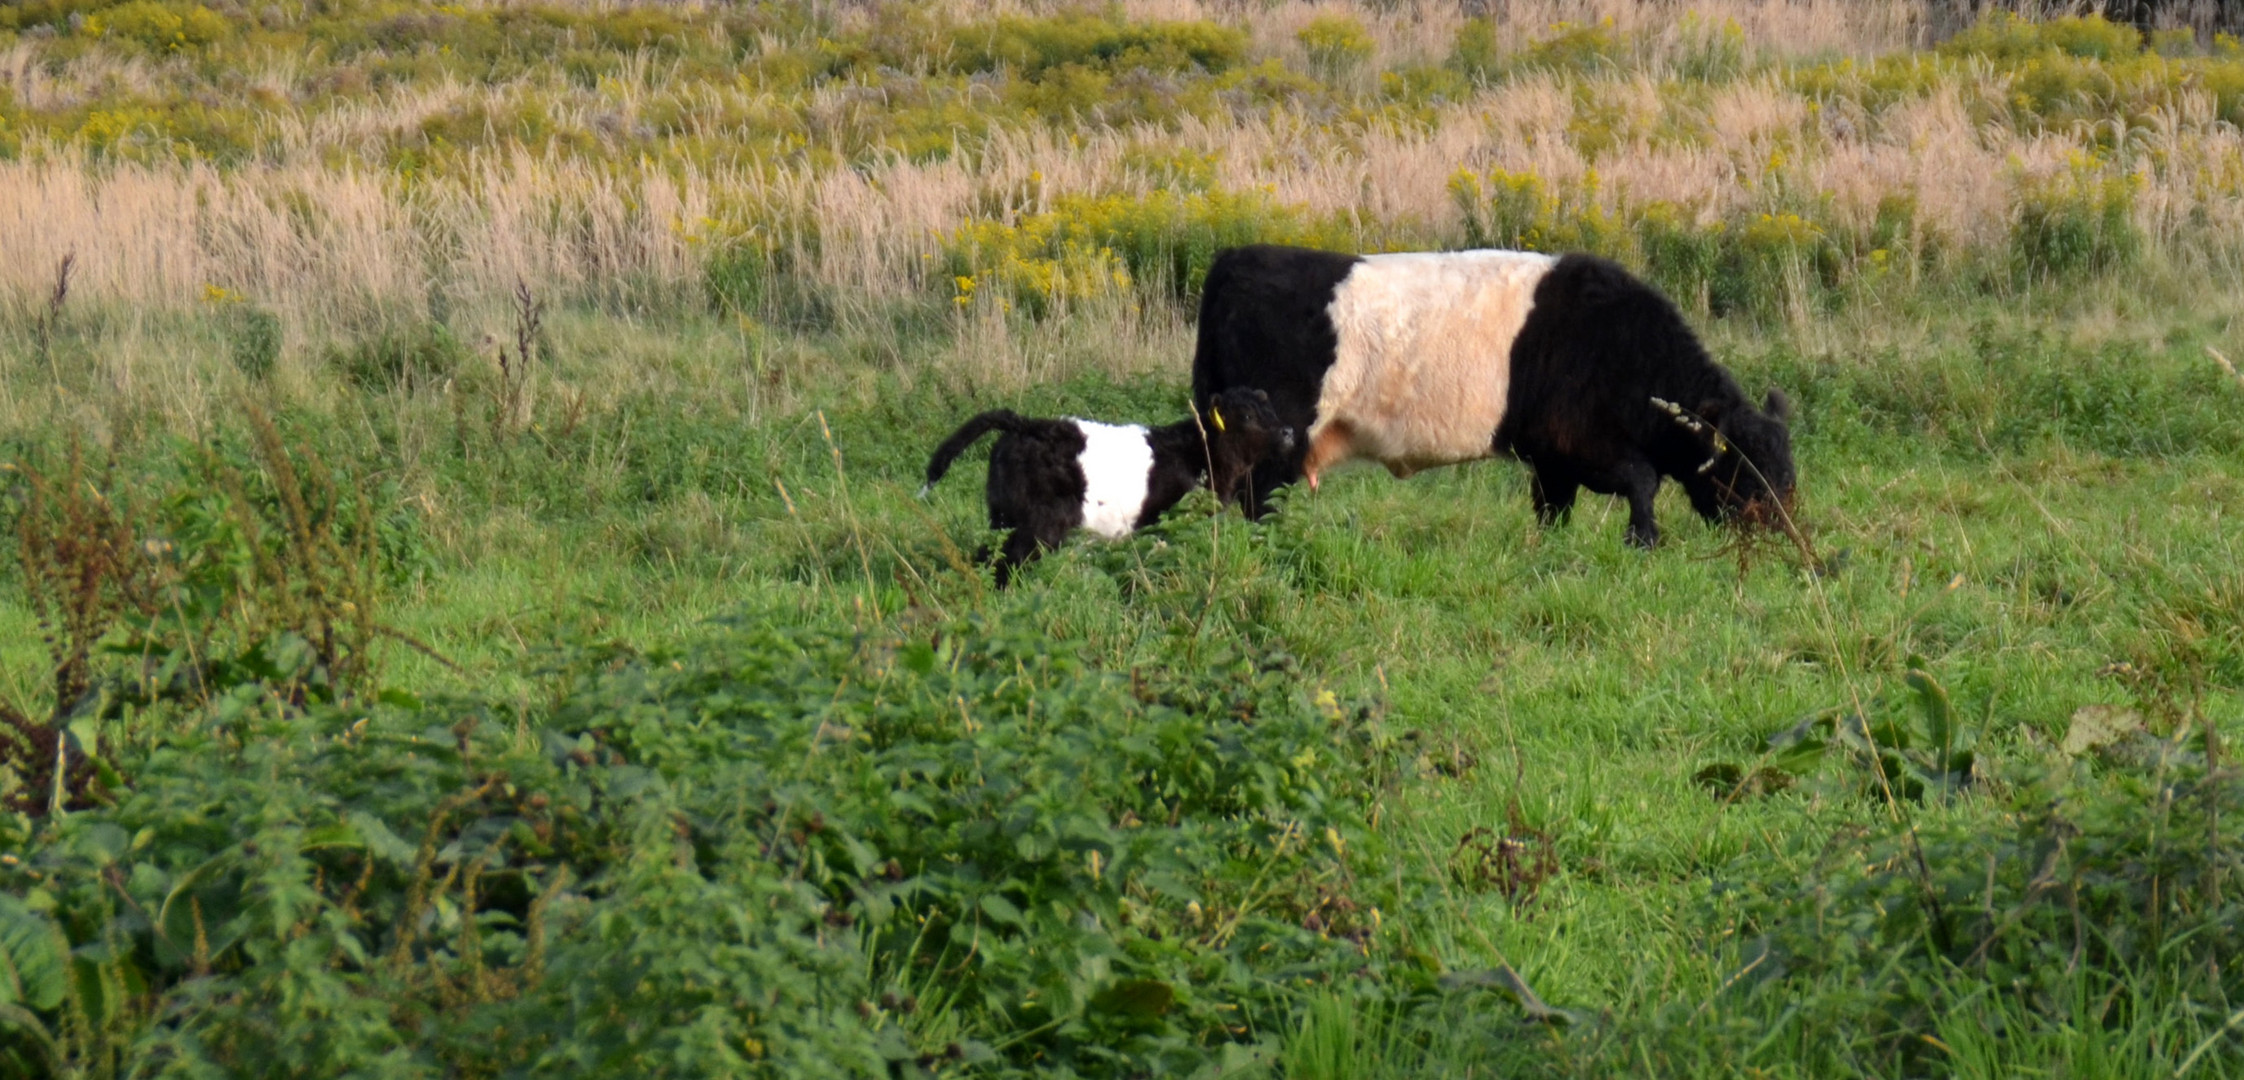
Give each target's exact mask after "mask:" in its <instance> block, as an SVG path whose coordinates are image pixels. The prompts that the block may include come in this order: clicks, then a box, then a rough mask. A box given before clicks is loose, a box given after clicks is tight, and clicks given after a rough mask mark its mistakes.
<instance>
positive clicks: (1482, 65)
mask: <svg viewBox="0 0 2244 1080" xmlns="http://www.w3.org/2000/svg"><path fill="white" fill-rule="evenodd" d="M1502 62H1503V55H1502V50H1501V49H1500V48H1499V47H1498V45H1497V38H1496V23H1495V22H1494V20H1491V19H1487V18H1477V19H1467V20H1465V21H1464V23H1463V24H1462V25H1460V26H1458V27H1457V41H1456V44H1455V45H1453V46H1452V47H1451V48H1450V51H1449V66H1450V67H1453V68H1455V69H1457V70H1458V71H1461V72H1463V73H1464V74H1465V75H1466V77H1468V78H1471V79H1474V80H1476V81H1480V82H1487V81H1489V80H1491V79H1493V78H1494V77H1495V76H1496V75H1497V74H1498V73H1499V72H1500V71H1501V70H1502V68H1501V65H1502Z"/></svg>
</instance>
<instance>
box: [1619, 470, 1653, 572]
mask: <svg viewBox="0 0 2244 1080" xmlns="http://www.w3.org/2000/svg"><path fill="white" fill-rule="evenodd" d="M1614 479H1615V480H1617V481H1618V482H1619V483H1618V487H1619V491H1618V494H1619V495H1620V496H1621V497H1622V498H1624V499H1627V500H1628V542H1629V543H1630V544H1632V545H1634V546H1636V547H1640V548H1643V549H1645V550H1647V551H1649V550H1651V549H1652V548H1653V547H1655V546H1657V545H1658V544H1659V542H1660V526H1659V523H1658V522H1656V521H1654V520H1652V497H1653V496H1654V495H1657V494H1659V493H1660V472H1659V470H1658V469H1655V468H1653V467H1652V465H1651V463H1650V462H1645V461H1628V462H1623V463H1621V465H1620V467H1619V468H1618V469H1616V470H1615V476H1614Z"/></svg>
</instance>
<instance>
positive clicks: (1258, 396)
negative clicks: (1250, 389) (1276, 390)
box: [1254, 389, 1270, 401]
mask: <svg viewBox="0 0 2244 1080" xmlns="http://www.w3.org/2000/svg"><path fill="white" fill-rule="evenodd" d="M1254 399H1255V400H1256V401H1268V400H1270V391H1268V390H1261V389H1257V390H1256V391H1255V392H1254Z"/></svg>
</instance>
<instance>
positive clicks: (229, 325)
mask: <svg viewBox="0 0 2244 1080" xmlns="http://www.w3.org/2000/svg"><path fill="white" fill-rule="evenodd" d="M226 350H227V356H228V357H229V358H230V359H232V360H233V362H234V368H235V369H236V370H238V371H240V372H241V373H242V374H243V375H246V376H248V377H249V378H250V379H251V380H253V381H257V382H262V381H264V380H265V379H266V378H267V377H268V376H270V375H272V373H273V365H274V364H275V363H276V362H278V361H279V359H280V350H281V321H280V316H278V315H275V314H273V313H272V312H270V311H267V310H265V309H264V308H261V307H252V306H242V307H238V308H236V309H234V310H232V311H230V312H228V313H227V317H226Z"/></svg>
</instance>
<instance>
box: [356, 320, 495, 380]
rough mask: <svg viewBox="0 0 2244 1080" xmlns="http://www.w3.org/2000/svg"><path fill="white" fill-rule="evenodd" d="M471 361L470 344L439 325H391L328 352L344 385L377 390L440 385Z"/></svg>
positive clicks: (438, 323) (432, 323)
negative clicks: (439, 383) (468, 347)
mask: <svg viewBox="0 0 2244 1080" xmlns="http://www.w3.org/2000/svg"><path fill="white" fill-rule="evenodd" d="M467 358H468V350H467V346H466V345H464V344H462V343H461V342H460V339H459V338H458V337H456V336H455V335H454V334H453V333H452V329H451V328H450V327H448V326H446V325H444V324H443V323H440V322H425V323H419V324H415V325H404V326H387V327H384V328H382V329H380V330H378V331H376V332H374V333H372V334H370V335H367V336H364V337H360V338H358V339H357V340H354V341H350V342H346V343H342V344H337V345H331V346H329V347H328V350H327V365H328V366H329V367H330V368H331V369H333V370H334V371H335V373H336V374H338V375H340V376H342V377H343V379H344V381H346V382H348V383H350V384H351V385H352V386H355V387H357V388H359V389H361V390H375V391H381V390H391V389H398V388H411V387H416V386H423V385H427V384H430V383H434V382H440V381H442V380H443V379H445V378H447V377H450V376H451V375H452V374H453V373H455V372H457V371H458V370H460V367H461V365H463V364H464V363H466V361H467Z"/></svg>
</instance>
